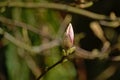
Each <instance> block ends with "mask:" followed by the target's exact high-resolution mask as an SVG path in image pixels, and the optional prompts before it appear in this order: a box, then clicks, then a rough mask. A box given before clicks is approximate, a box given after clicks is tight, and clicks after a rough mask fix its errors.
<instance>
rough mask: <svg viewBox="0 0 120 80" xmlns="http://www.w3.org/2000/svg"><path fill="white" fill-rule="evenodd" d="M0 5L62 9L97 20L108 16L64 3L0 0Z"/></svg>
mask: <svg viewBox="0 0 120 80" xmlns="http://www.w3.org/2000/svg"><path fill="white" fill-rule="evenodd" d="M0 7H21V8H49V9H56V10H62V11H67V12H71V13H76V14H80V15H83V16H86V17H89V18H92V19H98V20H106V19H109V17H108V16H105V15H102V14H96V13H93V12H90V11H87V10H84V9H80V8H76V7H72V6H68V5H65V4H58V3H47V2H46V3H32V2H0Z"/></svg>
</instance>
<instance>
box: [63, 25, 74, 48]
mask: <svg viewBox="0 0 120 80" xmlns="http://www.w3.org/2000/svg"><path fill="white" fill-rule="evenodd" d="M73 42H74V31H73V27H72V25H71V23H70V24H69V25H68V27H67V29H66V32H65V34H64V37H63V47H64V49H69V48H71V47H72V46H73Z"/></svg>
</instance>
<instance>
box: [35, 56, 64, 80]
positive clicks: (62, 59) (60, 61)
mask: <svg viewBox="0 0 120 80" xmlns="http://www.w3.org/2000/svg"><path fill="white" fill-rule="evenodd" d="M65 59H66V57H65V56H63V57H62V58H61V60H59V61H58V62H56V63H55V64H53V65H52V66H50V67H49V68H47V69H46V70H45V71H44V72H43V73H42V74H41V75H40V76H39V77H38V78H37V79H36V80H39V79H41V78H42V77H43V76H44V75H45V74H46V73H47V72H48V71H49V70H51V69H52V68H54V67H55V66H57V65H58V64H60V63H62V62H63V61H64V60H65Z"/></svg>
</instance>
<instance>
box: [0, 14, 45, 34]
mask: <svg viewBox="0 0 120 80" xmlns="http://www.w3.org/2000/svg"><path fill="white" fill-rule="evenodd" d="M0 22H2V23H3V24H7V25H12V26H17V27H21V28H25V29H28V30H30V31H32V32H34V33H37V34H39V35H42V36H44V34H42V33H41V32H40V30H39V29H37V28H35V27H33V26H31V25H28V24H26V23H23V22H20V21H12V20H11V19H8V18H6V17H3V16H0Z"/></svg>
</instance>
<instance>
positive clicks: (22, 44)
mask: <svg viewBox="0 0 120 80" xmlns="http://www.w3.org/2000/svg"><path fill="white" fill-rule="evenodd" d="M0 34H2V35H4V37H5V38H6V39H7V40H9V41H10V42H12V43H13V44H15V45H16V46H19V47H20V48H23V49H25V50H27V51H29V52H34V51H33V50H32V47H31V46H29V45H27V44H25V43H24V42H22V41H19V40H17V39H16V38H15V37H13V36H12V35H11V34H9V33H8V32H5V31H4V30H3V29H2V28H0Z"/></svg>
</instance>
